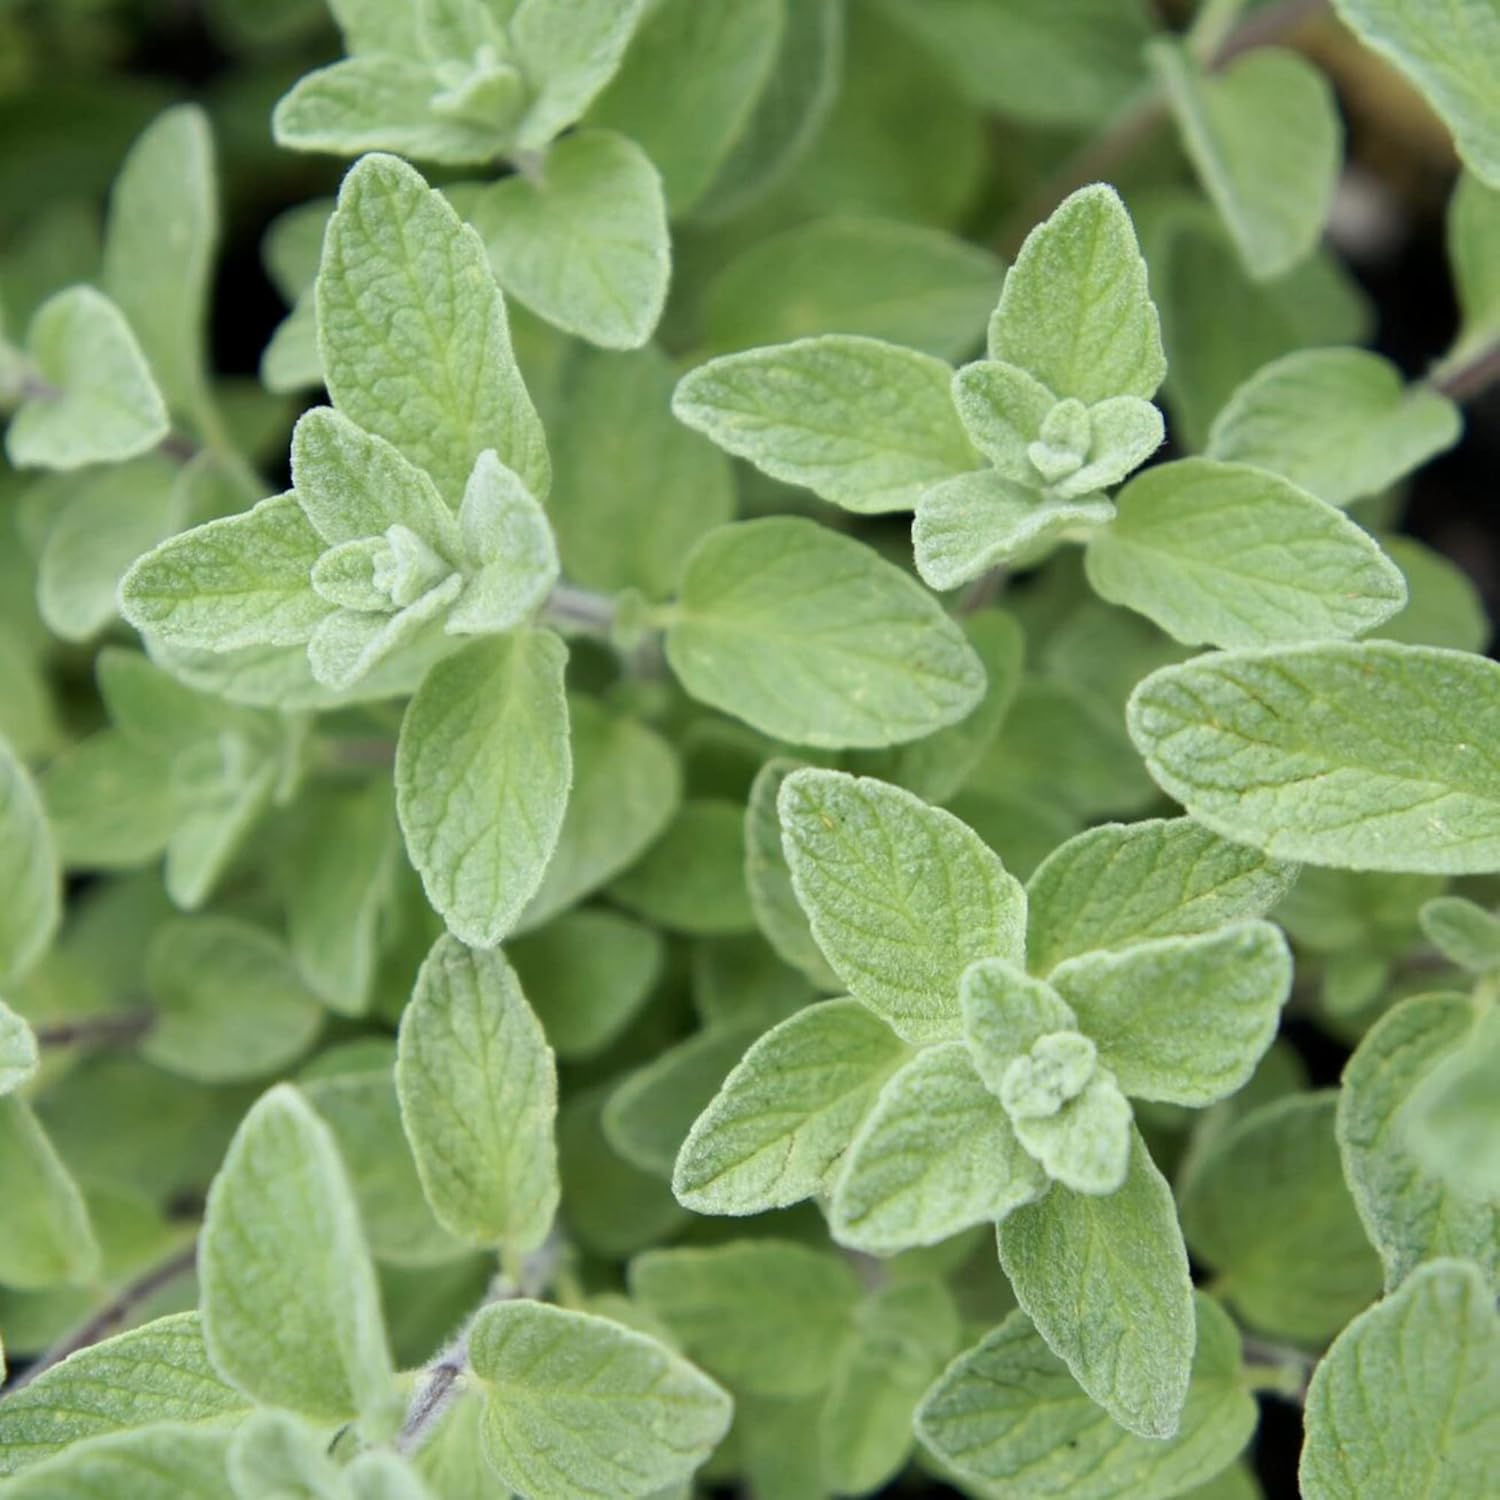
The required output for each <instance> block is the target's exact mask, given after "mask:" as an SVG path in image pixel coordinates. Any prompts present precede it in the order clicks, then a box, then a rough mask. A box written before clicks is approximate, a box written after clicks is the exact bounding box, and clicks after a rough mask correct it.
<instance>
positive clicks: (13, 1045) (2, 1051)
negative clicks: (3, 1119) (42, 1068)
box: [0, 1000, 38, 1096]
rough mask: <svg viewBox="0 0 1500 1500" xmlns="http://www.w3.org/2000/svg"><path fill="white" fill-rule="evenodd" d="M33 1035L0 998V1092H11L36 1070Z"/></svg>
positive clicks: (36, 1060) (22, 1020) (3, 1093)
mask: <svg viewBox="0 0 1500 1500" xmlns="http://www.w3.org/2000/svg"><path fill="white" fill-rule="evenodd" d="M37 1062H38V1055H37V1045H36V1037H35V1036H33V1035H32V1031H31V1027H29V1026H28V1025H27V1024H26V1022H25V1020H24V1019H23V1018H22V1017H20V1016H18V1015H17V1014H16V1013H15V1011H13V1010H12V1009H11V1008H10V1006H8V1005H7V1004H6V1003H5V1002H4V1001H3V1000H0V1096H3V1095H5V1094H13V1093H15V1091H16V1090H17V1089H18V1088H20V1087H21V1085H22V1084H23V1083H25V1082H27V1081H28V1080H29V1079H30V1078H31V1077H32V1075H33V1074H35V1072H36V1070H37Z"/></svg>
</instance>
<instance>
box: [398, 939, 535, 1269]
mask: <svg viewBox="0 0 1500 1500" xmlns="http://www.w3.org/2000/svg"><path fill="white" fill-rule="evenodd" d="M396 1087H397V1089H398V1091H399V1093H400V1095H401V1115H402V1119H403V1120H404V1122H405V1124H406V1134H407V1138H408V1139H409V1140H410V1141H411V1146H412V1152H413V1154H414V1155H415V1156H416V1159H417V1171H418V1173H419V1174H420V1175H421V1178H422V1186H423V1188H424V1189H425V1190H426V1193H427V1198H428V1201H429V1202H430V1203H431V1204H432V1208H433V1212H434V1213H436V1214H437V1217H438V1219H439V1221H440V1222H441V1223H442V1224H443V1226H444V1228H446V1229H448V1230H449V1231H450V1232H451V1233H452V1234H454V1235H456V1236H457V1237H458V1238H459V1239H461V1240H463V1241H465V1242H466V1243H468V1244H471V1245H475V1246H477V1247H479V1248H481V1249H485V1248H492V1247H498V1248H502V1249H503V1250H504V1251H505V1253H506V1254H507V1255H508V1256H512V1257H513V1256H518V1255H523V1254H525V1253H526V1252H527V1251H529V1250H534V1249H536V1247H537V1246H538V1245H540V1244H541V1242H542V1241H543V1240H544V1239H545V1238H546V1236H547V1231H548V1229H550V1228H551V1227H552V1218H553V1215H554V1214H555V1213H556V1211H557V1197H558V1185H557V1155H556V1148H555V1146H554V1144H553V1134H552V1132H553V1122H554V1121H555V1119H556V1117H557V1075H556V1068H555V1065H554V1063H553V1059H552V1052H551V1049H550V1048H549V1047H548V1046H547V1039H546V1037H545V1036H544V1035H543V1034H542V1028H541V1025H540V1024H539V1023H538V1021H537V1018H536V1016H535V1015H534V1014H533V1013H532V1010H531V1007H530V1006H529V1005H528V1004H527V1003H526V997H525V996H524V995H523V994H522V993H521V986H520V984H519V982H518V981H517V979H516V976H515V971H514V970H513V969H512V968H511V967H510V965H509V964H508V963H507V962H506V961H505V959H504V958H503V957H501V955H500V954H498V953H476V952H474V951H473V950H471V949H468V948H465V947H463V946H462V945H461V944H460V943H458V942H456V941H455V940H454V939H453V938H451V937H443V938H439V939H438V942H437V945H436V946H435V947H434V948H433V950H432V952H431V953H430V954H428V956H427V960H426V962H425V963H423V965H422V971H421V973H420V974H419V975H418V976H417V987H416V990H415V991H414V993H413V995H412V1001H411V1004H410V1005H409V1006H408V1007H407V1008H406V1010H405V1012H404V1013H403V1015H402V1018H401V1039H400V1050H399V1052H398V1054H397V1060H396Z"/></svg>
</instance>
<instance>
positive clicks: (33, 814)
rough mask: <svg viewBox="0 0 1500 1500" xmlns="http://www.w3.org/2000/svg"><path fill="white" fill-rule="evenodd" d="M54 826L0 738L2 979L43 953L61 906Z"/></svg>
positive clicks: (19, 973) (28, 965) (16, 974)
mask: <svg viewBox="0 0 1500 1500" xmlns="http://www.w3.org/2000/svg"><path fill="white" fill-rule="evenodd" d="M61 885H62V882H61V876H60V874H59V871H58V868H57V851H56V849H55V848H54V846H53V842H52V831H51V829H50V828H49V827H48V824H47V815H46V813H45V812H44V811H43V809H42V801H41V798H40V797H39V796H38V795H37V790H36V786H35V784H34V783H33V782H32V779H31V777H30V775H29V774H28V773H27V770H26V767H25V766H24V765H22V764H21V761H20V759H19V757H18V756H17V755H16V753H15V751H14V750H12V749H11V747H10V745H9V744H8V743H7V742H6V741H5V740H3V739H0V981H5V982H9V981H11V980H15V979H19V978H21V977H22V976H23V975H24V974H25V973H26V972H27V971H28V970H29V969H31V968H32V967H33V966H34V965H35V964H36V961H37V960H38V959H39V958H40V957H41V956H42V954H43V952H44V951H45V950H46V948H47V946H48V944H49V943H51V941H52V935H53V933H54V932H55V931H56V930H57V924H58V920H59V917H60V915H61V911H62V889H61Z"/></svg>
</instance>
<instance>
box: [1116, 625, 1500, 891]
mask: <svg viewBox="0 0 1500 1500" xmlns="http://www.w3.org/2000/svg"><path fill="white" fill-rule="evenodd" d="M1497 715H1500V667H1497V666H1496V665H1495V663H1493V662H1489V661H1485V660H1483V659H1482V658H1480V657H1475V656H1468V655H1465V654H1463V653H1461V652H1457V651H1439V650H1435V649H1432V648H1430V647H1424V646H1400V645H1396V644H1394V643H1390V642H1371V643H1367V644H1360V645H1349V644H1343V643H1339V644H1332V645H1323V646H1302V647H1293V648H1291V649H1288V650H1280V651H1255V652H1249V651H1247V652H1236V653H1229V654H1225V655H1219V656H1210V657H1201V658H1199V659H1198V660H1197V661H1194V662H1190V663H1188V664H1187V665H1185V666H1180V667H1167V668H1164V669H1163V670H1162V671H1159V672H1153V673H1152V674H1151V676H1150V677H1148V678H1146V680H1145V681H1144V682H1143V683H1141V685H1140V686H1139V687H1138V688H1137V689H1136V690H1135V692H1134V694H1132V696H1131V700H1130V710H1129V714H1128V723H1129V728H1130V737H1131V739H1132V740H1134V741H1135V744H1136V747H1137V749H1139V750H1140V752H1141V754H1142V755H1144V756H1145V758H1146V766H1147V769H1148V770H1149V771H1150V772H1151V775H1152V776H1153V777H1154V778H1155V780H1156V782H1157V784H1158V785H1159V786H1160V787H1161V788H1162V789H1163V790H1164V791H1166V792H1167V793H1168V794H1169V795H1171V796H1173V797H1176V798H1177V799H1178V800H1179V801H1180V802H1182V803H1183V804H1184V806H1186V808H1187V810H1188V811H1189V812H1190V813H1191V814H1192V815H1193V816H1194V817H1195V818H1197V819H1198V820H1199V821H1200V822H1202V823H1205V824H1206V825H1207V826H1208V827H1210V828H1212V829H1213V830H1214V831H1215V832H1216V833H1221V834H1223V835H1224V836H1225V837H1226V838H1231V839H1236V840H1238V841H1239V842H1242V843H1247V844H1252V845H1254V846H1255V847H1256V848H1259V849H1264V850H1265V851H1266V852H1267V853H1269V854H1273V855H1275V856H1276V857H1278V858H1284V859H1306V860H1310V861H1312V862H1314V863H1318V864H1332V865H1338V866H1340V867H1342V868H1345V869H1356V870H1410V871H1419V872H1430V873H1434V874H1466V873H1469V872H1478V871H1484V870H1494V869H1500V769H1497V768H1496V767H1495V766H1494V765H1493V764H1492V763H1491V762H1489V761H1488V759H1487V752H1486V751H1485V748H1484V747H1486V746H1487V745H1490V744H1492V743H1493V742H1494V739H1495V734H1494V733H1493V732H1492V728H1500V717H1497ZM1492 720H1494V721H1495V723H1494V725H1493V726H1492V724H1491V721H1492Z"/></svg>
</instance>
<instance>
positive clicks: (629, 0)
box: [509, 0, 645, 160]
mask: <svg viewBox="0 0 1500 1500" xmlns="http://www.w3.org/2000/svg"><path fill="white" fill-rule="evenodd" d="M644 3H645V0H520V4H518V5H517V6H515V8H514V14H513V15H512V16H511V18H510V25H509V36H510V42H511V45H512V46H513V47H514V48H515V51H516V63H517V66H519V68H520V69H521V71H522V73H523V74H524V75H525V76H526V78H527V79H528V80H529V81H530V82H531V84H532V87H533V89H534V93H533V96H532V100H531V104H530V107H529V108H528V109H527V111H526V115H525V117H524V118H523V119H522V121H521V126H520V130H519V131H518V133H517V137H516V138H517V141H518V143H519V144H520V145H521V146H522V148H523V149H526V150H530V151H535V150H539V149H540V148H541V147H543V146H545V145H546V144H547V143H548V142H549V141H550V140H551V139H552V138H553V136H555V135H556V134H557V133H558V132H559V131H560V130H563V129H564V128H566V127H567V126H569V125H571V124H572V123H573V122H574V121H575V120H576V119H578V118H579V116H580V115H582V114H583V112H584V110H586V109H587V108H588V107H589V105H590V103H591V102H592V101H593V99H594V96H595V95H596V94H597V93H598V92H599V91H600V89H602V88H603V87H604V85H605V84H607V83H608V82H609V80H610V79H611V78H612V77H613V76H614V74H615V71H616V70H617V69H618V68H619V66H620V59H621V58H622V57H623V56H624V53H625V47H626V44H627V43H628V42H629V41H630V36H631V33H632V32H633V31H634V30H635V26H636V22H637V21H638V20H639V18H640V14H641V11H642V9H643V8H644ZM549 160H550V158H549Z"/></svg>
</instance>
